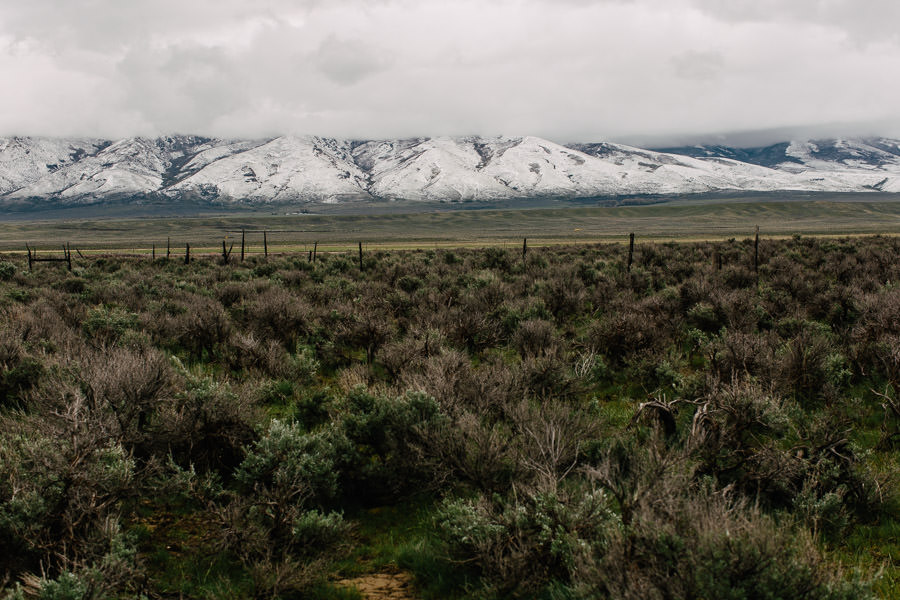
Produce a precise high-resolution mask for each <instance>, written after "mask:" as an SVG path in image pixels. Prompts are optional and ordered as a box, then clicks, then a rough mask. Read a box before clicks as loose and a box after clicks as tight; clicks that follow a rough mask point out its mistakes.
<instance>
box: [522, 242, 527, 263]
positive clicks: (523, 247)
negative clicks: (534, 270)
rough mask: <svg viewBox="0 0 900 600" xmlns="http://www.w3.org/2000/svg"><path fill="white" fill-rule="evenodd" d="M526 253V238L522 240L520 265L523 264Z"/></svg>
mask: <svg viewBox="0 0 900 600" xmlns="http://www.w3.org/2000/svg"><path fill="white" fill-rule="evenodd" d="M527 253H528V238H522V264H525V255H526V254H527Z"/></svg>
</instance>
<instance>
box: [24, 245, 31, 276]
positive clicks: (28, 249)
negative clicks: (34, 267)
mask: <svg viewBox="0 0 900 600" xmlns="http://www.w3.org/2000/svg"><path fill="white" fill-rule="evenodd" d="M25 249H26V250H27V251H28V270H29V271H30V270H31V247H30V246H29V245H28V243H27V242H26V243H25Z"/></svg>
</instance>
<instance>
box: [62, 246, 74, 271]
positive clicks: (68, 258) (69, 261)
mask: <svg viewBox="0 0 900 600" xmlns="http://www.w3.org/2000/svg"><path fill="white" fill-rule="evenodd" d="M63 256H65V257H66V265H67V266H68V267H69V271H71V270H72V253H71V252H69V242H66V245H65V246H63Z"/></svg>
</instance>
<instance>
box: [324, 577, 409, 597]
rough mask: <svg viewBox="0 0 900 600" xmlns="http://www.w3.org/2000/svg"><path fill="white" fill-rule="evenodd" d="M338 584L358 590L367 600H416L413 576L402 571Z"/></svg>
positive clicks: (345, 580) (348, 580)
mask: <svg viewBox="0 0 900 600" xmlns="http://www.w3.org/2000/svg"><path fill="white" fill-rule="evenodd" d="M337 584H338V585H340V586H343V587H354V588H356V589H358V590H359V592H360V594H362V597H363V598H365V600H416V596H415V595H414V594H413V583H412V576H411V575H410V574H409V573H403V572H400V571H397V572H387V573H371V574H369V575H361V576H360V577H354V578H353V579H342V580H340V581H338V582H337Z"/></svg>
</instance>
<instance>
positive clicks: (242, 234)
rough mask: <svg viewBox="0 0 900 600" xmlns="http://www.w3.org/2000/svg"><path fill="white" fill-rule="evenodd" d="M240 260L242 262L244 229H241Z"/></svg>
mask: <svg viewBox="0 0 900 600" xmlns="http://www.w3.org/2000/svg"><path fill="white" fill-rule="evenodd" d="M241 262H244V230H243V229H241Z"/></svg>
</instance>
